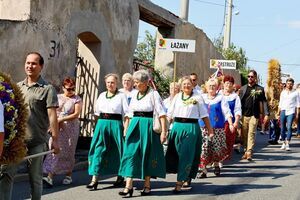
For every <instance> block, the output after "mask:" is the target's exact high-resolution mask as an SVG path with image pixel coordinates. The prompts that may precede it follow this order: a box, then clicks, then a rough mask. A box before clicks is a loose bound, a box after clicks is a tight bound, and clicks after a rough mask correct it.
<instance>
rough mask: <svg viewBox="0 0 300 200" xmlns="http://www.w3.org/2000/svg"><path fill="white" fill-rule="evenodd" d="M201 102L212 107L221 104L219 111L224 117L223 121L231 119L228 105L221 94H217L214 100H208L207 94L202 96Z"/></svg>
mask: <svg viewBox="0 0 300 200" xmlns="http://www.w3.org/2000/svg"><path fill="white" fill-rule="evenodd" d="M202 97H203V100H204V102H205V104H207V105H213V104H217V103H219V102H221V109H222V114H223V116H224V117H225V121H226V120H228V118H229V117H232V114H231V111H230V108H229V104H228V103H227V101H226V100H225V98H224V96H223V95H222V94H220V93H219V94H217V96H216V97H215V98H214V99H209V98H208V94H202Z"/></svg>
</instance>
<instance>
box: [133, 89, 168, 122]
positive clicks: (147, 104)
mask: <svg viewBox="0 0 300 200" xmlns="http://www.w3.org/2000/svg"><path fill="white" fill-rule="evenodd" d="M137 95H138V90H136V91H134V93H133V95H132V99H131V102H130V105H129V113H128V115H127V116H128V117H133V113H134V112H152V111H154V112H156V113H158V115H159V116H163V115H166V112H165V109H164V106H163V102H162V98H161V97H160V96H159V94H158V92H157V91H154V90H152V89H150V90H149V91H148V93H147V94H146V96H144V97H143V98H141V99H140V100H138V99H137Z"/></svg>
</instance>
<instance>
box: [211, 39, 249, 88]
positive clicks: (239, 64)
mask: <svg viewBox="0 0 300 200" xmlns="http://www.w3.org/2000/svg"><path fill="white" fill-rule="evenodd" d="M214 45H215V47H216V48H217V50H218V51H219V52H220V53H221V54H222V55H223V56H224V58H225V59H227V60H236V69H237V70H238V71H239V72H240V73H241V81H242V84H246V83H247V75H248V71H249V67H247V61H248V58H247V57H246V52H245V51H244V50H243V49H242V48H241V47H237V46H235V45H234V44H233V43H231V44H230V46H229V48H228V49H226V50H224V49H223V39H222V38H218V39H216V40H214Z"/></svg>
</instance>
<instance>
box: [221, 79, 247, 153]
mask: <svg viewBox="0 0 300 200" xmlns="http://www.w3.org/2000/svg"><path fill="white" fill-rule="evenodd" d="M223 82H224V90H223V95H224V98H225V100H226V101H227V103H228V105H229V108H230V111H231V115H232V123H233V127H234V132H231V131H230V129H229V123H228V121H226V122H225V133H226V144H227V150H228V159H230V158H231V155H232V150H233V145H234V142H235V136H236V130H237V129H238V128H239V121H240V118H241V115H242V108H241V100H240V97H239V96H238V94H236V93H235V92H234V88H233V85H234V78H233V77H232V76H229V75H226V76H225V77H224V79H223Z"/></svg>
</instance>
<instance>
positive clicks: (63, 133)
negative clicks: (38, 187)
mask: <svg viewBox="0 0 300 200" xmlns="http://www.w3.org/2000/svg"><path fill="white" fill-rule="evenodd" d="M62 89H63V94H59V95H58V96H57V97H58V103H59V107H58V108H57V121H58V123H59V134H58V144H59V146H60V148H61V152H60V153H59V154H48V155H47V156H46V158H45V161H44V164H43V171H44V173H48V176H47V177H44V178H43V181H44V182H45V183H46V184H47V185H48V186H53V177H54V175H56V174H66V177H65V178H64V179H63V184H64V185H68V184H71V183H72V178H71V175H72V170H73V167H74V164H75V150H76V145H77V141H78V136H79V120H78V117H79V114H80V112H81V107H82V100H81V98H80V97H79V96H78V95H76V94H75V81H74V79H72V78H69V77H67V78H65V79H64V80H63V83H62ZM51 142H52V140H51V138H50V143H51Z"/></svg>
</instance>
